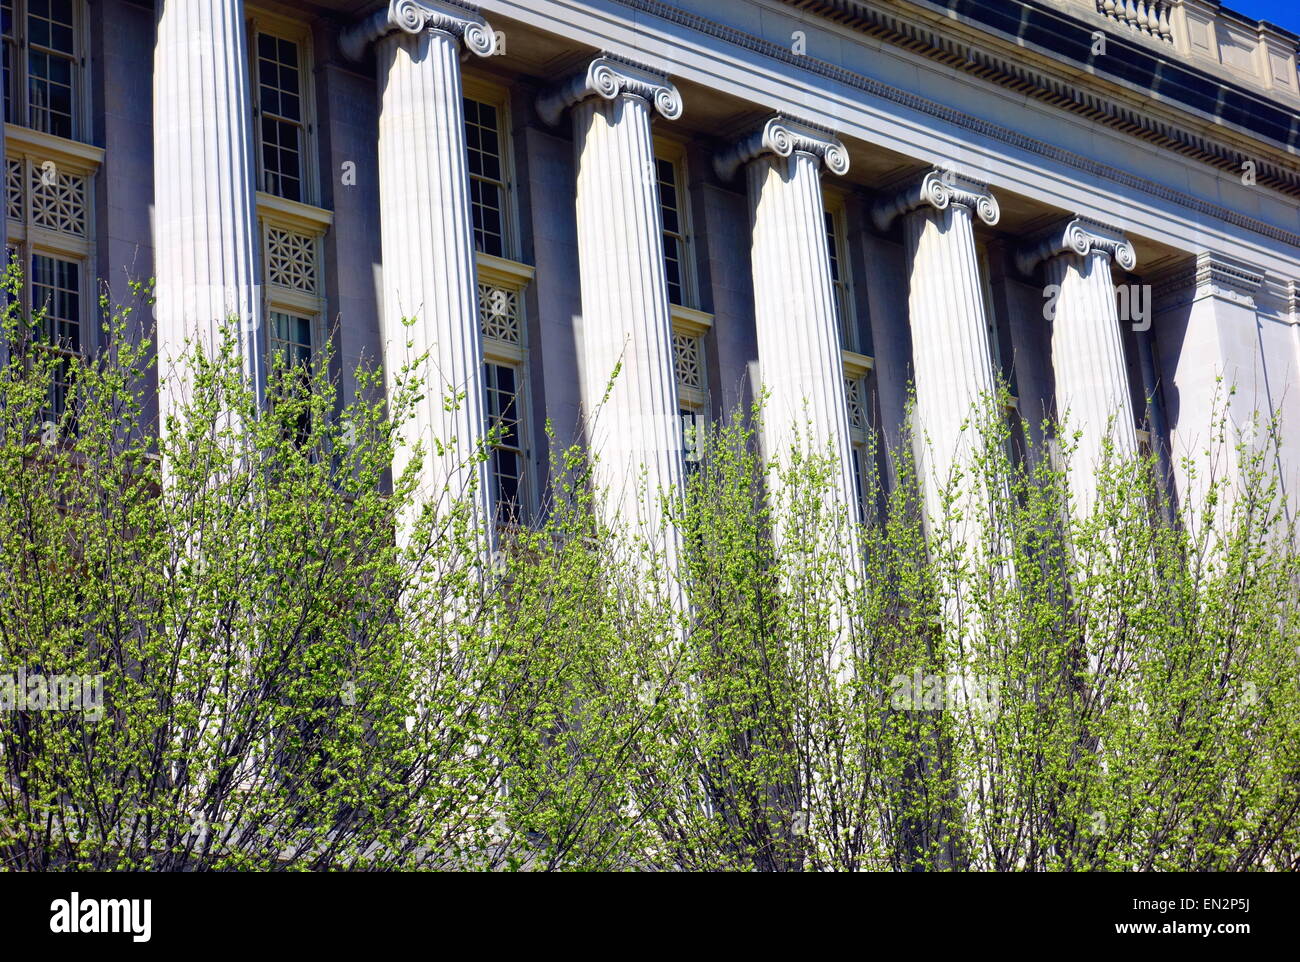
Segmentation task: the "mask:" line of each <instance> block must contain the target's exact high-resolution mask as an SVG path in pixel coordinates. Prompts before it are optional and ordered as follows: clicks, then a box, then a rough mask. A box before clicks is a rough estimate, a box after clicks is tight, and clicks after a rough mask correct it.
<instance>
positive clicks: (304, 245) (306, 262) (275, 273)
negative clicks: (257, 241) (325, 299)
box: [266, 227, 316, 294]
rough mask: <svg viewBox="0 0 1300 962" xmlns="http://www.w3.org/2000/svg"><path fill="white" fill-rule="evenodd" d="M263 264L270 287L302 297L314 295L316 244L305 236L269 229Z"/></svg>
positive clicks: (279, 229)
mask: <svg viewBox="0 0 1300 962" xmlns="http://www.w3.org/2000/svg"><path fill="white" fill-rule="evenodd" d="M266 262H267V270H268V273H269V275H270V281H271V283H272V284H275V285H276V286H278V287H285V288H288V289H289V290H291V291H302V292H303V293H304V294H315V293H316V243H315V241H314V240H313V239H312V238H311V237H309V236H308V235H306V234H298V233H295V232H294V231H290V230H284V229H282V228H279V227H271V228H269V229H268V230H267V232H266Z"/></svg>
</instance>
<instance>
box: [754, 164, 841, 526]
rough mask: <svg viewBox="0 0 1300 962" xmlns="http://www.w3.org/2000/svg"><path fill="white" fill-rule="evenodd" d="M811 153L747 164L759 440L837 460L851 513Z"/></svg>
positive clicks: (783, 457)
mask: <svg viewBox="0 0 1300 962" xmlns="http://www.w3.org/2000/svg"><path fill="white" fill-rule="evenodd" d="M820 168H821V162H820V160H819V159H818V157H817V156H816V155H814V154H812V153H810V152H807V151H803V150H796V151H793V152H792V153H791V154H790V155H789V156H786V157H782V156H779V155H774V154H764V155H763V156H761V157H758V158H757V159H755V160H753V161H750V163H749V164H748V166H747V168H746V179H747V181H748V185H749V205H750V217H751V223H752V226H753V233H752V240H751V260H752V266H753V282H754V321H755V330H756V334H757V340H758V361H759V372H760V376H761V381H762V388H763V390H764V391H765V392H766V395H767V400H766V402H765V405H764V409H763V445H764V453H765V456H766V457H768V458H775V459H776V460H777V461H778V462H779V463H783V464H784V463H786V462H788V460H789V458H790V455H791V453H792V451H793V450H794V449H796V448H801V449H803V450H804V451H806V452H808V453H815V454H817V455H821V454H822V453H824V452H827V451H829V452H831V453H832V456H833V457H834V458H835V459H836V462H837V472H836V476H835V479H834V482H833V483H834V491H833V497H834V498H835V499H836V500H837V503H838V504H839V505H840V506H841V507H843V508H844V509H846V510H847V511H848V514H849V517H852V518H856V517H857V508H856V506H855V505H856V500H857V499H856V484H855V482H854V473H853V461H852V450H851V445H850V442H849V415H848V404H847V402H846V400H845V396H844V360H843V354H842V353H841V345H840V335H839V326H838V325H837V323H836V320H835V310H836V308H835V289H834V286H833V284H832V281H831V265H830V252H829V251H828V249H827V246H826V221H825V208H824V206H823V203H822V189H821V178H820Z"/></svg>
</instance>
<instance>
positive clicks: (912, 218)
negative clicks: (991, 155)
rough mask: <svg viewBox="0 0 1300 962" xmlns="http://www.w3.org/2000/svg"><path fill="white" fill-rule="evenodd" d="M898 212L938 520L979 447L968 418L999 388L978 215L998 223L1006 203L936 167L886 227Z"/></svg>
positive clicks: (929, 481)
mask: <svg viewBox="0 0 1300 962" xmlns="http://www.w3.org/2000/svg"><path fill="white" fill-rule="evenodd" d="M900 215H904V222H903V226H904V234H905V236H906V245H907V263H908V273H909V288H908V311H909V316H910V321H911V328H912V365H913V370H914V380H915V386H916V408H915V412H914V422H913V433H914V436H915V437H916V439H917V441H918V443H920V444H921V445H922V446H923V450H922V451H921V458H922V464H923V465H924V472H925V475H924V487H925V497H926V508H927V514H928V516H929V518H930V519H931V523H934V521H935V520H937V519H938V517H939V511H940V503H939V495H940V492H941V491H942V490H943V488H944V486H945V485H947V483H948V482H949V480H950V478H951V477H952V476H953V471H954V469H957V468H962V469H963V470H965V469H967V468H968V466H969V457H970V456H971V455H972V454H974V453H975V451H974V448H973V446H972V442H973V441H974V440H975V438H974V436H973V434H972V430H973V427H972V428H971V429H968V430H966V431H965V432H963V431H962V424H963V422H965V421H967V420H971V419H974V418H976V417H977V416H978V415H980V414H981V413H982V411H981V410H980V408H979V407H978V405H979V404H980V402H981V400H982V399H983V398H985V397H991V396H992V394H993V391H994V380H993V357H992V352H991V350H990V347H989V334H988V318H987V317H986V315H985V310H984V293H983V289H982V287H981V286H980V279H979V258H978V256H977V255H976V252H975V230H974V218H975V217H978V218H979V219H980V220H981V221H983V222H984V223H985V224H988V225H990V226H992V225H993V224H996V223H997V222H998V216H999V210H998V203H997V201H996V200H995V199H994V197H993V195H992V194H991V193H989V191H988V188H987V187H985V186H984V185H983V184H979V183H976V182H974V181H971V180H967V179H966V178H963V177H959V176H955V175H953V174H952V173H951V172H943V171H939V170H934V171H931V172H930V173H928V174H926V175H925V176H924V177H922V178H920V179H919V180H916V181H914V182H912V183H911V184H910V185H909V186H908V187H907V188H905V189H904V190H903V191H901V192H900V193H898V194H897V195H895V196H893V197H891V198H888V199H886V200H884V201H882V202H881V203H879V204H878V205H877V206H876V208H875V210H874V212H873V216H874V219H875V222H876V226H877V227H879V228H880V229H881V230H885V229H886V228H888V227H889V225H890V224H891V223H892V222H893V220H894V219H895V218H896V217H898V216H900ZM962 487H963V488H967V489H969V488H970V485H969V484H967V483H963V484H962Z"/></svg>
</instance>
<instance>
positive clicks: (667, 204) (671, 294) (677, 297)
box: [655, 158, 688, 306]
mask: <svg viewBox="0 0 1300 962" xmlns="http://www.w3.org/2000/svg"><path fill="white" fill-rule="evenodd" d="M655 173H656V179H657V180H658V185H659V222H660V229H661V231H662V232H663V246H664V273H665V274H666V279H667V282H668V300H669V301H670V302H671V303H673V304H681V305H683V306H688V305H687V304H686V301H687V293H686V263H685V262H686V230H685V224H684V223H683V219H682V212H681V197H680V192H679V190H678V172H677V166H676V165H675V164H673V163H672V162H671V161H667V160H664V159H662V158H655Z"/></svg>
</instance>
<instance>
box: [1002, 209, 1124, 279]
mask: <svg viewBox="0 0 1300 962" xmlns="http://www.w3.org/2000/svg"><path fill="white" fill-rule="evenodd" d="M1069 253H1074V254H1078V255H1079V256H1081V257H1083V256H1086V255H1088V254H1092V253H1101V254H1105V255H1106V256H1107V257H1109V258H1110V259H1111V260H1113V261H1114V262H1115V263H1116V264H1118V265H1119V266H1120V267H1122V268H1123V269H1124V270H1126V271H1131V270H1133V268H1135V267H1137V251H1136V250H1135V249H1134V248H1133V245H1132V244H1131V243H1130V242H1129V239H1128V238H1127V237H1125V236H1124V233H1123V231H1121V230H1119V228H1117V227H1111V226H1109V225H1107V224H1103V223H1101V222H1099V221H1095V220H1090V219H1089V218H1087V217H1074V218H1071V219H1069V220H1066V221H1062V222H1061V223H1059V224H1056V225H1055V226H1054V227H1052V228H1051V229H1050V230H1049V231H1047V233H1046V234H1044V235H1043V236H1042V237H1040V238H1038V239H1037V240H1034V241H1031V242H1030V243H1028V244H1026V245H1025V246H1024V247H1022V248H1021V249H1020V250H1019V251H1018V252H1017V253H1016V265H1017V266H1018V267H1019V268H1020V270H1021V271H1022V272H1024V273H1025V274H1032V273H1033V272H1034V268H1035V267H1037V266H1038V264H1039V263H1040V262H1041V261H1044V260H1047V258H1049V257H1055V256H1056V255H1057V254H1069Z"/></svg>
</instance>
